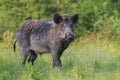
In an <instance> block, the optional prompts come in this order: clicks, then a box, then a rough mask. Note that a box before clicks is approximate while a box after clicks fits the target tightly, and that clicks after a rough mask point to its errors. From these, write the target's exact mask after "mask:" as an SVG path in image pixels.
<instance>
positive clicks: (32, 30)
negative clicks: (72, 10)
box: [16, 14, 78, 67]
mask: <svg viewBox="0 0 120 80" xmlns="http://www.w3.org/2000/svg"><path fill="white" fill-rule="evenodd" d="M76 16H78V15H77V14H76V15H74V16H73V17H76ZM65 19H66V20H65ZM65 19H64V18H62V17H61V16H60V15H59V14H54V16H53V21H41V20H28V21H26V22H25V23H24V24H23V25H22V26H21V27H20V28H19V29H18V31H17V32H16V40H17V42H18V44H19V47H20V50H21V54H22V56H23V62H22V64H25V62H26V59H27V57H28V56H29V58H28V62H32V64H34V61H35V59H36V58H37V55H38V54H43V53H46V52H50V53H51V55H52V57H53V67H54V66H58V67H61V66H62V64H61V60H60V56H61V55H62V52H63V51H64V50H65V49H66V48H67V47H68V45H69V43H70V42H71V41H72V40H73V38H74V34H73V32H72V28H71V27H72V26H70V24H69V23H71V22H70V21H69V20H67V19H68V17H66V18H65ZM71 19H72V17H71ZM73 19H74V18H73ZM73 19H72V20H73ZM72 20H71V21H72ZM72 22H75V19H74V21H72ZM29 54H30V55H29Z"/></svg>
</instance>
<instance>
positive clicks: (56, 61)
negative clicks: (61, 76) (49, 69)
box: [51, 50, 62, 67]
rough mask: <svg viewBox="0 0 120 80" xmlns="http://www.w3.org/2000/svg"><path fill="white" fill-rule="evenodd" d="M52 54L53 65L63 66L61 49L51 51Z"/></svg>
mask: <svg viewBox="0 0 120 80" xmlns="http://www.w3.org/2000/svg"><path fill="white" fill-rule="evenodd" d="M51 54H52V57H53V65H52V66H53V67H55V66H57V67H62V63H61V60H60V56H61V54H62V53H61V52H60V51H55V50H53V51H52V52H51Z"/></svg>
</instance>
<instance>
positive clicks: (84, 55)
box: [0, 37, 120, 80]
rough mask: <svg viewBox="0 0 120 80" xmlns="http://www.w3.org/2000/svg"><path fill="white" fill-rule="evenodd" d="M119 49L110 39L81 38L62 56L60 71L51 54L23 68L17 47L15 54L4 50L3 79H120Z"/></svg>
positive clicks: (0, 62) (0, 61)
mask: <svg viewBox="0 0 120 80" xmlns="http://www.w3.org/2000/svg"><path fill="white" fill-rule="evenodd" d="M119 49H120V46H119V45H117V44H116V43H114V42H111V41H109V40H98V39H94V38H88V37H86V38H85V37H84V38H83V37H80V38H78V39H76V40H75V41H74V42H73V43H72V44H71V45H70V46H69V48H68V49H66V50H65V52H64V53H63V55H62V57H61V59H62V64H63V68H62V69H59V68H52V65H51V63H52V57H51V55H50V54H49V53H48V54H44V55H41V56H39V57H38V58H37V60H36V61H35V65H34V66H31V64H28V63H27V64H26V66H25V67H22V66H21V56H20V54H19V53H20V52H19V49H18V47H17V52H16V53H14V52H13V49H12V47H11V46H10V47H9V48H4V49H3V48H2V47H1V48H0V52H1V53H0V80H120V76H119V75H120V52H119Z"/></svg>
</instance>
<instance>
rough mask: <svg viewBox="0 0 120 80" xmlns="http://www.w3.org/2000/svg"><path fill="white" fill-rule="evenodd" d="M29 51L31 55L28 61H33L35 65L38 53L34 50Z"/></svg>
mask: <svg viewBox="0 0 120 80" xmlns="http://www.w3.org/2000/svg"><path fill="white" fill-rule="evenodd" d="M29 53H30V56H29V58H28V63H29V62H31V63H32V65H34V61H35V60H36V58H37V54H36V53H35V52H34V51H33V50H30V51H29Z"/></svg>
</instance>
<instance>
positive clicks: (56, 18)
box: [53, 13, 62, 24]
mask: <svg viewBox="0 0 120 80" xmlns="http://www.w3.org/2000/svg"><path fill="white" fill-rule="evenodd" d="M53 21H54V22H55V23H56V24H59V23H60V22H61V21H62V16H60V14H58V13H55V14H53Z"/></svg>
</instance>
